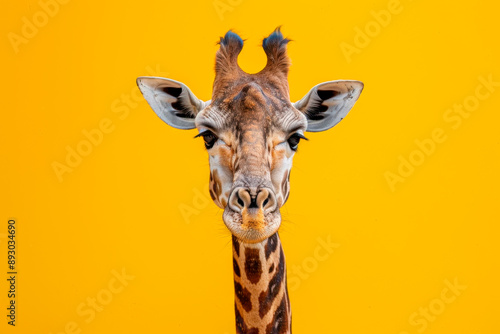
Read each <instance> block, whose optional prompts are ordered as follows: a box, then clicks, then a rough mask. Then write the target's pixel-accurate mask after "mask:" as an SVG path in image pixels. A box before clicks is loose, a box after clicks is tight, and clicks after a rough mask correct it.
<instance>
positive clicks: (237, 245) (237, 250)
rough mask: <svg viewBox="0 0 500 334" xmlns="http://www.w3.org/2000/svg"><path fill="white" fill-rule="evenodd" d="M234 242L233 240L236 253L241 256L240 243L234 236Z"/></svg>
mask: <svg viewBox="0 0 500 334" xmlns="http://www.w3.org/2000/svg"><path fill="white" fill-rule="evenodd" d="M232 240H233V249H234V250H235V251H236V255H237V256H240V243H239V241H238V239H237V238H236V237H235V236H234V235H233V236H232Z"/></svg>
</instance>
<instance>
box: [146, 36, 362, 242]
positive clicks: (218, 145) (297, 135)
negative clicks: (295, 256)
mask: <svg viewBox="0 0 500 334" xmlns="http://www.w3.org/2000/svg"><path fill="white" fill-rule="evenodd" d="M287 43H288V39H286V38H283V35H282V34H281V32H280V31H279V30H276V31H274V32H273V33H272V34H271V35H269V37H267V38H265V39H264V41H263V43H262V46H263V49H264V51H265V52H266V55H267V65H266V67H265V68H264V69H263V70H262V71H260V72H259V73H256V74H248V73H246V72H244V71H243V70H242V69H241V68H240V67H239V66H238V62H237V58H238V54H239V53H240V51H241V49H242V48H243V40H242V39H241V38H240V37H239V36H238V35H236V34H235V33H233V32H231V31H229V32H228V33H227V34H226V35H225V36H224V37H221V39H220V49H219V50H218V51H217V55H216V64H215V72H216V75H215V81H214V86H213V93H212V99H211V100H210V101H207V102H204V101H202V100H200V99H198V98H197V97H196V96H195V95H194V94H193V93H192V92H191V90H190V89H189V88H188V87H187V86H186V85H184V84H183V83H181V82H178V81H175V80H171V79H165V78H158V77H139V78H138V79H137V84H138V86H139V89H140V90H141V92H142V93H143V95H144V97H145V98H146V100H147V101H148V103H149V105H150V106H151V108H152V109H153V110H154V111H155V113H156V114H157V115H158V116H159V117H160V118H161V119H162V120H163V121H164V122H166V123H167V124H169V125H171V126H173V127H175V128H178V129H195V128H196V129H197V130H198V135H197V137H202V138H203V140H204V142H205V147H206V149H207V152H208V155H209V161H210V195H211V197H212V199H213V200H214V202H215V204H217V205H218V206H219V207H220V208H222V209H224V213H223V220H224V223H225V225H226V226H227V227H228V228H229V230H230V231H231V233H232V234H233V235H234V236H235V237H237V238H238V239H240V240H242V241H244V242H247V243H257V242H260V241H262V240H264V239H267V238H268V237H269V236H271V235H273V234H274V233H275V232H276V231H277V230H278V228H279V226H280V223H281V215H280V208H281V206H282V205H283V204H285V202H286V200H287V199H288V195H289V191H290V185H289V181H290V169H291V167H292V159H293V156H294V154H295V151H296V149H297V146H298V145H299V142H300V140H301V139H305V136H304V132H305V131H312V132H318V131H324V130H328V129H330V128H332V127H333V126H335V125H336V124H338V123H339V122H340V121H341V120H342V119H343V118H344V117H345V116H346V115H347V113H348V112H349V110H351V108H352V107H353V106H354V103H355V102H356V100H357V99H358V97H359V95H360V94H361V91H362V90H363V83H361V82H359V81H347V80H341V81H328V82H324V83H321V84H319V85H316V86H314V87H313V88H312V89H311V90H310V91H309V92H308V93H307V94H306V95H305V96H304V97H303V98H302V99H301V100H299V101H297V102H295V103H291V102H290V97H289V90H288V79H287V76H288V68H289V66H290V61H289V59H288V56H287V53H286V45H287Z"/></svg>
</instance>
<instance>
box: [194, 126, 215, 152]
mask: <svg viewBox="0 0 500 334" xmlns="http://www.w3.org/2000/svg"><path fill="white" fill-rule="evenodd" d="M198 137H203V140H204V141H205V148H206V149H207V150H209V149H211V148H212V147H213V146H214V145H215V143H216V142H217V140H218V139H219V137H217V135H216V134H215V133H213V132H212V131H210V130H205V131H203V132H200V133H199V134H197V135H196V136H194V138H198Z"/></svg>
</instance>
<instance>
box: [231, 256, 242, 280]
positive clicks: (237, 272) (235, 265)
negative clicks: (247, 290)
mask: <svg viewBox="0 0 500 334" xmlns="http://www.w3.org/2000/svg"><path fill="white" fill-rule="evenodd" d="M233 270H234V274H235V275H236V276H238V277H241V272H240V265H239V264H238V261H236V259H235V258H234V257H233Z"/></svg>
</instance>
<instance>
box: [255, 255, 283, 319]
mask: <svg viewBox="0 0 500 334" xmlns="http://www.w3.org/2000/svg"><path fill="white" fill-rule="evenodd" d="M284 276H285V255H284V254H283V249H280V259H279V264H278V268H277V271H276V273H275V274H274V276H273V278H271V280H270V281H269V285H268V287H267V290H266V291H262V292H261V293H260V295H259V315H260V317H261V318H263V317H264V316H265V315H266V314H267V312H269V309H270V308H271V306H272V305H273V301H274V300H275V299H276V297H277V296H278V293H279V291H280V287H281V283H282V282H283V278H284Z"/></svg>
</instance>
